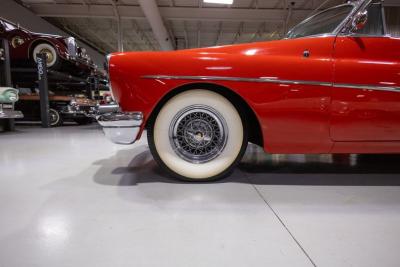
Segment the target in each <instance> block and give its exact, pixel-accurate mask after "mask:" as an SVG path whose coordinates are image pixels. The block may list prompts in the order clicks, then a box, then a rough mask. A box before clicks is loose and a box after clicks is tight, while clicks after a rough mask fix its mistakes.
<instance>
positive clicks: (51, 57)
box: [32, 43, 59, 68]
mask: <svg viewBox="0 0 400 267" xmlns="http://www.w3.org/2000/svg"><path fill="white" fill-rule="evenodd" d="M40 53H45V54H46V55H47V67H48V68H55V67H56V66H57V65H58V62H59V57H58V54H57V51H56V49H55V48H54V46H52V45H51V44H48V43H40V44H38V45H36V46H35V47H34V48H33V50H32V57H33V60H34V61H35V63H36V62H37V54H40Z"/></svg>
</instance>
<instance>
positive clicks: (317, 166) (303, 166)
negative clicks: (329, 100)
mask: <svg viewBox="0 0 400 267" xmlns="http://www.w3.org/2000/svg"><path fill="white" fill-rule="evenodd" d="M399 163H400V154H391V155H383V154H368V155H366V154H363V155H359V154H320V155H314V154H310V155H307V154H298V155H283V154H276V155H274V154H272V155H271V154H267V153H265V152H264V150H263V149H262V148H261V147H258V146H256V145H253V144H249V146H248V149H247V151H246V154H245V156H244V157H243V160H242V163H241V164H240V167H241V169H243V170H246V171H248V172H251V173H257V172H266V171H268V172H291V173H400V165H399Z"/></svg>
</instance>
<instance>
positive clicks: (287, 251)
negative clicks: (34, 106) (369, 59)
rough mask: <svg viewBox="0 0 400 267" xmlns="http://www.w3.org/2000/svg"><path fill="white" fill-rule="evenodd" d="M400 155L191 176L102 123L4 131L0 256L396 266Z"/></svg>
mask: <svg viewBox="0 0 400 267" xmlns="http://www.w3.org/2000/svg"><path fill="white" fill-rule="evenodd" d="M399 185H400V156H382V155H381V156H379V155H374V156H356V155H353V156H350V157H347V156H338V157H334V158H332V156H330V155H322V156H309V155H293V156H282V155H273V156H269V155H265V154H264V153H262V151H260V149H258V148H257V147H255V146H250V147H249V149H248V151H247V153H246V156H245V158H244V160H243V162H242V164H241V165H240V167H239V168H237V170H236V171H235V172H234V173H233V174H232V176H231V177H229V178H227V179H225V180H222V181H219V182H216V183H197V184H188V183H183V182H179V181H176V180H173V179H170V178H168V177H166V176H165V175H164V173H163V172H162V171H161V170H160V169H159V168H158V167H157V166H156V165H155V163H154V161H153V160H152V157H151V155H150V154H149V150H148V147H147V144H146V141H145V140H144V139H142V140H141V141H140V142H139V143H137V144H135V145H133V146H118V145H114V144H111V143H110V142H108V141H107V140H106V139H105V138H104V137H103V135H102V133H101V131H100V129H99V128H98V126H97V125H91V126H79V127H78V126H67V127H62V128H55V129H41V128H38V127H37V126H23V127H21V126H17V132H15V133H0V266H1V267H3V266H5V267H14V266H15V267H20V266H23V267H26V266H29V267H33V266H38V267H46V266H49V267H56V266H57V267H58V266H96V267H100V266H107V267H109V266H113V267H114V266H157V267H159V266H171V267H178V266H182V267H188V266H190V267H192V266H207V267H211V266H217V267H221V266H241V267H242V266H246V267H248V266H290V267H293V266H296V267H298V266H333V267H337V266H363V267H365V266H400V253H399V252H398V249H399V247H400V187H399Z"/></svg>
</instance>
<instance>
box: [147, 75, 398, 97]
mask: <svg viewBox="0 0 400 267" xmlns="http://www.w3.org/2000/svg"><path fill="white" fill-rule="evenodd" d="M142 78H143V79H159V80H202V81H233V82H256V83H276V84H293V85H315V86H326V87H335V88H350V89H361V90H376V91H388V92H397V93H400V87H395V86H375V85H368V84H345V83H335V84H334V83H331V82H321V81H300V80H279V79H270V78H263V77H261V78H245V77H223V76H169V75H146V76H142Z"/></svg>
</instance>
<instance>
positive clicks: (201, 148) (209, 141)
mask: <svg viewBox="0 0 400 267" xmlns="http://www.w3.org/2000/svg"><path fill="white" fill-rule="evenodd" d="M240 114H243V112H239V111H238V110H237V109H236V108H235V106H234V105H233V104H232V103H231V102H230V101H229V100H228V99H227V98H225V97H224V96H222V95H220V94H218V93H216V92H213V91H209V90H202V89H196V90H189V91H185V92H183V93H180V94H178V95H176V96H174V97H172V98H171V99H169V100H168V101H167V102H166V103H165V105H164V106H163V107H162V108H161V110H160V111H159V113H158V114H157V117H156V118H155V120H154V121H153V122H151V123H150V125H149V126H150V127H149V129H148V141H149V147H150V150H151V152H152V154H153V156H154V158H155V160H156V161H157V163H159V164H160V165H161V166H162V167H164V169H166V170H167V171H168V172H169V173H170V174H171V175H173V176H174V177H177V178H180V179H184V180H190V181H209V180H216V179H220V178H223V177H224V176H226V175H227V174H229V173H230V172H231V171H232V169H233V168H234V167H235V165H236V164H237V163H238V162H239V161H240V159H241V158H242V156H243V154H244V152H245V150H246V147H247V129H246V128H247V127H246V124H245V123H243V121H244V120H243V118H242V117H241V115H240Z"/></svg>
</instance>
